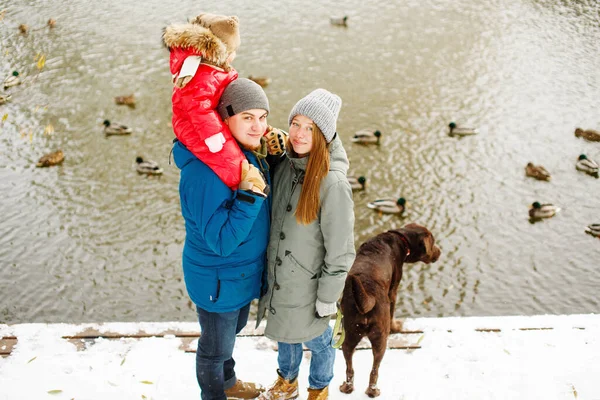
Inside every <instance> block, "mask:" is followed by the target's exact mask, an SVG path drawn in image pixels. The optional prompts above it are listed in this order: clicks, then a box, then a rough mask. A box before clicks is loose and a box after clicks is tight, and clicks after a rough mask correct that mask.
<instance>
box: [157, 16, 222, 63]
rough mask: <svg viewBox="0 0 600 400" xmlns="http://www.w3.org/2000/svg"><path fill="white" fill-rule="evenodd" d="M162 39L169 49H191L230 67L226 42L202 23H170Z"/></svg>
mask: <svg viewBox="0 0 600 400" xmlns="http://www.w3.org/2000/svg"><path fill="white" fill-rule="evenodd" d="M162 40H163V44H164V45H165V46H166V47H167V48H169V50H171V48H174V47H178V48H182V49H191V50H192V51H193V52H194V53H197V55H199V56H201V57H202V58H203V59H206V60H207V61H209V62H211V63H214V64H215V65H218V66H222V67H228V65H226V62H227V57H228V56H229V55H228V53H227V47H226V46H225V43H223V42H222V41H221V39H219V38H218V37H217V36H215V35H214V34H213V33H212V32H211V31H210V29H208V28H205V27H203V26H201V25H197V24H191V23H188V24H173V25H169V26H167V27H166V28H165V29H164V31H163V35H162Z"/></svg>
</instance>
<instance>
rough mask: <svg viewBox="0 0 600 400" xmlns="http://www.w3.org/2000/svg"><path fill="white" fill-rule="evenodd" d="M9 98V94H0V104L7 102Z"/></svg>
mask: <svg viewBox="0 0 600 400" xmlns="http://www.w3.org/2000/svg"><path fill="white" fill-rule="evenodd" d="M10 98H11V95H10V94H7V95H6V96H3V95H1V94H0V105H2V104H4V103H7V102H8V101H9V100H10Z"/></svg>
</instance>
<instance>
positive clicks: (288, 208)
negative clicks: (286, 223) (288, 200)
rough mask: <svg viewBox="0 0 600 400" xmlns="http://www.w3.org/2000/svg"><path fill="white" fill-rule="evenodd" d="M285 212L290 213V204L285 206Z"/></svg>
mask: <svg viewBox="0 0 600 400" xmlns="http://www.w3.org/2000/svg"><path fill="white" fill-rule="evenodd" d="M285 210H286V211H287V212H290V211H292V205H291V204H288V205H287V207H286V208H285Z"/></svg>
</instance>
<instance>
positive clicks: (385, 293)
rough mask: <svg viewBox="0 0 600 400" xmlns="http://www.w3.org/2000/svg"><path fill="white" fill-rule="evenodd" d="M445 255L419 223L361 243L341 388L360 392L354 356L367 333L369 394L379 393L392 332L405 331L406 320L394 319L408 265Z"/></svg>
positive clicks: (349, 300)
mask: <svg viewBox="0 0 600 400" xmlns="http://www.w3.org/2000/svg"><path fill="white" fill-rule="evenodd" d="M440 253H441V252H440V248H439V247H437V246H436V245H435V239H434V237H433V235H432V234H431V232H429V231H428V230H427V228H425V227H423V226H421V225H417V224H409V225H406V226H405V227H404V228H400V229H393V230H389V231H387V232H384V233H380V234H379V235H377V236H375V237H374V238H371V239H369V240H367V241H366V242H365V243H363V244H362V245H361V246H360V248H359V249H358V253H357V254H356V260H355V261H354V264H353V265H352V268H350V272H349V273H348V277H347V278H346V285H345V286H344V294H343V296H342V313H343V315H344V330H345V331H346V339H345V340H344V343H343V344H342V350H343V352H344V358H345V359H346V382H344V383H343V384H342V385H341V386H340V391H341V392H344V393H352V391H353V390H354V369H353V368H352V355H353V354H354V349H355V348H356V345H357V344H358V342H360V340H361V339H362V338H363V336H366V337H368V338H369V341H370V342H371V347H372V349H373V368H372V369H371V376H370V378H369V387H368V388H367V390H366V392H365V393H366V394H367V395H368V396H369V397H377V396H379V393H380V391H379V389H378V388H377V378H378V377H379V364H381V360H382V359H383V355H384V354H385V350H386V347H387V338H388V335H389V334H390V332H391V333H397V332H400V329H401V328H402V324H401V322H400V321H397V320H394V309H395V308H396V294H397V291H398V285H399V284H400V280H401V279H402V264H404V263H405V262H408V263H415V262H418V261H421V262H424V263H427V264H429V263H432V262H436V261H437V259H438V258H439V257H440Z"/></svg>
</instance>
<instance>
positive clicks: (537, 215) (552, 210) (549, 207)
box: [529, 201, 560, 219]
mask: <svg viewBox="0 0 600 400" xmlns="http://www.w3.org/2000/svg"><path fill="white" fill-rule="evenodd" d="M559 211H560V207H556V206H555V205H554V204H550V203H546V204H540V202H539V201H536V202H534V203H532V204H531V205H530V206H529V217H530V218H531V219H541V218H550V217H554V216H555V215H556V213H557V212H559Z"/></svg>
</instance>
